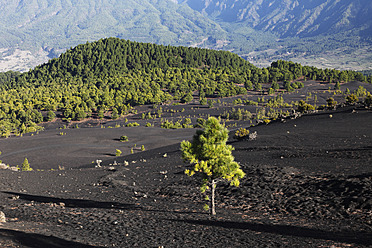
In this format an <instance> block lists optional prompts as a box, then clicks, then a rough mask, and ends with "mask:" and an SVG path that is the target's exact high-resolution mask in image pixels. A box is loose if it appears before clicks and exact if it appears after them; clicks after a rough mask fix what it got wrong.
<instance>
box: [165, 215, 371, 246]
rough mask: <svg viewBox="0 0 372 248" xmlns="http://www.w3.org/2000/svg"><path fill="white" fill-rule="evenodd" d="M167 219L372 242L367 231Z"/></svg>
mask: <svg viewBox="0 0 372 248" xmlns="http://www.w3.org/2000/svg"><path fill="white" fill-rule="evenodd" d="M167 220H168V221H175V222H185V223H189V224H193V225H203V226H216V227H223V228H229V229H242V230H250V231H255V232H262V233H272V234H279V235H285V236H295V237H302V238H312V239H323V240H332V241H335V242H342V243H353V244H358V245H366V246H369V245H371V244H372V233H368V232H352V231H350V232H347V231H345V232H330V231H324V230H316V229H310V228H306V227H296V226H289V225H267V224H258V223H248V222H232V221H215V220H190V219H183V220H176V219H167Z"/></svg>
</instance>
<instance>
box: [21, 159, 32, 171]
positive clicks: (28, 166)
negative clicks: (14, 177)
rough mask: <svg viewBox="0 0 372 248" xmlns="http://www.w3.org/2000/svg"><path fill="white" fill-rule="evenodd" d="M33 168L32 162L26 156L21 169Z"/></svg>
mask: <svg viewBox="0 0 372 248" xmlns="http://www.w3.org/2000/svg"><path fill="white" fill-rule="evenodd" d="M32 170H33V169H32V168H31V167H30V163H29V162H28V159H27V158H25V160H24V161H23V163H22V166H21V171H32Z"/></svg>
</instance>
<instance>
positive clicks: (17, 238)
mask: <svg viewBox="0 0 372 248" xmlns="http://www.w3.org/2000/svg"><path fill="white" fill-rule="evenodd" d="M0 239H2V240H12V241H13V242H16V243H18V244H19V245H21V246H22V247H23V246H25V247H31V248H39V247H48V248H64V247H76V248H99V247H101V246H91V245H85V244H81V243H77V242H73V241H67V240H64V239H61V238H57V237H53V236H45V235H42V234H36V233H27V232H21V231H15V230H9V229H1V228H0Z"/></svg>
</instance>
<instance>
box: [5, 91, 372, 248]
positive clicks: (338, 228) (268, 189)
mask: <svg viewBox="0 0 372 248" xmlns="http://www.w3.org/2000/svg"><path fill="white" fill-rule="evenodd" d="M303 90H305V89H303ZM369 91H370V90H369ZM299 94H305V93H304V92H299ZM293 97H296V95H293ZM176 107H177V108H186V111H185V112H183V113H182V115H185V116H188V115H192V114H193V113H194V111H193V110H192V109H191V107H192V105H191V107H190V108H188V107H186V106H175V108H176ZM203 111H204V109H203ZM205 111H207V110H205ZM210 111H211V110H210ZM213 111H216V110H213ZM211 113H212V112H211ZM135 118H136V117H135V116H134V117H133V120H135V121H138V122H141V120H139V119H135ZM118 122H120V121H118ZM143 123H146V121H142V122H141V127H134V128H127V127H126V128H108V126H109V125H113V123H111V122H110V123H106V124H104V123H101V124H103V125H106V128H100V124H98V127H91V128H83V127H84V125H87V124H80V125H81V128H79V129H76V128H75V129H56V128H57V127H58V125H59V124H58V123H55V124H53V125H54V126H53V125H52V126H49V127H48V128H47V130H46V131H44V132H40V134H38V135H34V136H24V137H12V138H9V139H7V140H0V147H1V149H0V150H1V151H2V156H1V159H2V160H3V161H4V162H6V163H10V164H12V165H15V164H21V163H22V161H23V159H24V158H25V157H27V158H28V159H29V161H30V164H31V167H33V168H34V169H35V170H34V171H32V172H13V171H10V170H1V171H0V191H1V192H0V211H3V212H4V213H5V215H6V217H7V222H6V223H2V224H1V225H0V247H159V246H164V247H350V246H351V247H370V246H372V180H371V179H372V137H371V136H372V126H371V123H372V114H371V110H368V109H364V108H359V107H356V106H351V107H345V108H340V109H337V110H336V111H325V112H319V113H317V114H311V115H305V116H302V117H301V118H298V119H291V118H286V119H284V120H283V121H281V120H278V121H275V122H271V123H270V124H269V125H258V126H255V127H250V128H249V130H250V132H254V131H257V134H258V137H257V139H256V140H243V141H235V140H233V139H231V141H230V144H231V145H233V146H234V147H235V151H234V153H233V155H234V156H235V159H236V160H237V161H239V162H240V163H241V166H242V168H243V170H244V171H245V172H246V174H247V175H246V177H245V178H244V179H243V180H242V181H241V185H240V187H239V188H232V187H227V186H228V185H225V184H223V183H221V184H220V185H219V186H218V187H217V193H218V196H217V203H218V204H217V217H210V216H209V215H208V214H207V213H206V212H205V211H204V210H203V205H204V201H203V197H202V196H201V194H200V193H199V191H198V189H197V186H198V185H199V182H198V180H197V178H190V177H188V176H186V175H185V174H184V170H185V168H186V167H187V166H188V165H187V164H185V163H184V162H183V161H182V160H181V152H180V150H179V142H180V141H181V140H183V139H191V137H192V135H193V134H194V133H195V129H177V130H165V129H160V128H159V127H151V128H145V127H143V125H142V124H143ZM90 124H91V125H93V123H90ZM94 125H96V124H94ZM238 126H244V127H248V126H249V123H247V122H240V123H238ZM60 132H65V133H66V135H63V136H60V135H59V133H60ZM231 134H232V132H231ZM121 135H127V136H128V137H129V142H128V143H121V142H119V141H118V140H117V139H118V138H119V137H120V136H121ZM134 144H136V145H137V147H140V146H141V145H145V147H146V151H144V152H141V151H139V150H135V153H134V154H130V148H131V147H133V146H134ZM115 149H122V150H123V155H124V156H121V157H115V156H113V154H114V153H115ZM165 154H166V155H165ZM96 159H101V160H103V163H102V165H103V166H102V167H101V168H94V165H95V164H92V161H95V160H96ZM114 161H116V162H117V163H119V164H118V165H116V166H111V164H113V163H114ZM124 161H128V165H124V164H123V163H124ZM58 165H60V166H63V167H65V169H64V170H60V169H58ZM50 169H53V170H50ZM37 170H39V171H37Z"/></svg>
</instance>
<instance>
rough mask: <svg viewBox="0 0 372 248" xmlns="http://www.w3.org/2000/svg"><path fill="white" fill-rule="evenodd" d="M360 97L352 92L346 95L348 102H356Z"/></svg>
mask: <svg viewBox="0 0 372 248" xmlns="http://www.w3.org/2000/svg"><path fill="white" fill-rule="evenodd" d="M358 100H359V99H358V97H357V96H356V95H355V94H350V95H347V97H346V102H347V103H348V104H354V103H356V102H358Z"/></svg>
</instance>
